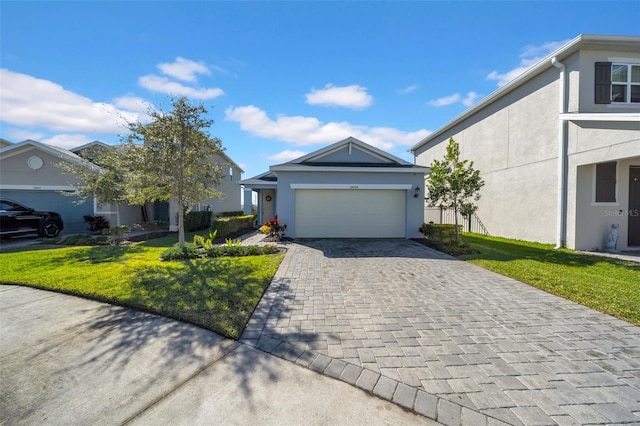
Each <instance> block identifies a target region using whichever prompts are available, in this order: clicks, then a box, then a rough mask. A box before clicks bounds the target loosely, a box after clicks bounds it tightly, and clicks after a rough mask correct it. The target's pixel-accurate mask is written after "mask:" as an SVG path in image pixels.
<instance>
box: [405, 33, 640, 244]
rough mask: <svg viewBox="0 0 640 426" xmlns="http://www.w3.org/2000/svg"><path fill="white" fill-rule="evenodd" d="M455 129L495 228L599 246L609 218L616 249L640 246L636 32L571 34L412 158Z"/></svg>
mask: <svg viewBox="0 0 640 426" xmlns="http://www.w3.org/2000/svg"><path fill="white" fill-rule="evenodd" d="M451 136H453V138H454V139H455V140H456V141H457V142H458V143H459V144H460V151H461V157H462V158H463V159H467V160H472V161H474V166H475V168H476V169H478V170H480V172H481V176H482V177H483V178H484V180H485V183H486V185H485V186H484V187H483V188H482V190H481V194H482V198H481V200H480V202H479V208H478V211H477V216H478V218H479V219H480V220H481V222H482V223H483V224H484V225H485V226H486V228H487V230H488V231H489V233H490V234H491V235H498V236H504V237H510V238H517V239H522V240H529V241H538V242H543V243H555V244H556V245H557V246H563V245H566V246H568V247H569V248H572V249H580V250H595V249H597V250H602V249H604V248H605V247H604V241H605V239H607V238H608V236H609V235H610V234H611V230H612V225H614V227H615V226H617V234H618V239H617V249H618V250H634V249H635V250H637V249H640V37H637V36H610V35H580V36H578V37H576V38H575V39H573V40H571V41H569V42H568V43H566V44H565V45H564V46H562V47H560V48H559V49H558V50H556V51H555V52H553V53H552V54H550V55H549V56H547V57H546V58H544V59H543V60H541V61H540V62H538V63H537V64H535V65H534V66H532V67H531V68H529V69H528V70H527V71H525V72H524V73H523V74H522V75H520V76H519V77H517V78H515V79H514V80H512V81H511V82H510V83H507V84H506V85H504V86H502V87H500V88H499V89H498V90H496V91H495V92H493V93H491V94H490V95H488V96H487V97H485V98H484V99H482V100H481V101H480V102H478V103H477V104H476V105H474V106H472V107H471V108H469V109H468V110H466V111H465V112H463V113H462V114H461V115H459V116H458V117H455V118H454V119H453V120H451V121H450V122H448V123H446V124H445V125H444V126H442V127H441V128H440V129H438V130H436V131H434V132H433V133H431V134H430V135H429V136H427V137H426V138H424V139H423V140H422V141H420V142H419V143H417V144H416V145H415V146H413V147H412V148H411V149H410V151H411V152H413V154H414V156H415V163H416V164H421V165H424V166H428V165H430V164H431V163H432V161H433V160H434V159H440V158H442V157H443V156H444V153H445V147H446V145H447V141H448V139H449V137H451ZM440 217H441V215H440V212H439V211H431V210H427V211H426V213H425V221H430V220H433V221H435V222H438V221H439V218H440Z"/></svg>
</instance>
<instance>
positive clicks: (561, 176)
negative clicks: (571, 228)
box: [551, 56, 567, 249]
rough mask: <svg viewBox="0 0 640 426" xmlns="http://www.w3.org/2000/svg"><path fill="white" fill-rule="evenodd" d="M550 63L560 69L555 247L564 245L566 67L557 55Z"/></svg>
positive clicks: (565, 239)
mask: <svg viewBox="0 0 640 426" xmlns="http://www.w3.org/2000/svg"><path fill="white" fill-rule="evenodd" d="M551 65H553V66H554V67H556V68H558V69H559V70H560V76H559V80H560V94H559V98H560V101H559V110H560V111H559V114H558V215H557V223H556V227H557V237H556V246H555V247H554V248H555V249H559V248H562V247H564V246H565V245H566V241H567V238H566V216H567V212H566V203H565V200H566V199H567V180H566V179H565V176H566V175H567V161H566V157H567V121H566V120H563V119H562V116H563V114H566V113H567V102H566V99H567V76H566V67H565V66H564V64H563V63H562V62H560V61H558V59H557V56H554V57H553V58H551Z"/></svg>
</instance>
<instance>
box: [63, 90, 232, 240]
mask: <svg viewBox="0 0 640 426" xmlns="http://www.w3.org/2000/svg"><path fill="white" fill-rule="evenodd" d="M171 105H172V107H173V108H172V110H171V111H168V112H165V111H163V110H161V109H151V110H150V111H149V116H150V117H151V121H150V122H149V123H141V122H139V121H138V122H135V123H128V125H127V127H128V129H129V131H130V133H129V135H127V136H125V137H124V138H123V139H124V140H123V141H124V144H123V145H120V146H118V147H114V148H107V149H101V150H100V151H98V152H96V153H95V154H94V156H93V159H92V162H87V163H86V164H74V165H66V164H65V165H63V164H60V167H62V168H63V169H65V170H66V171H68V172H69V173H72V174H74V175H75V176H76V177H77V179H78V181H79V183H78V184H77V185H76V186H75V189H76V191H75V192H74V194H73V195H78V196H81V197H83V198H85V199H89V198H92V197H94V196H96V197H97V198H98V200H99V201H101V202H107V203H121V202H127V203H129V204H134V205H144V204H146V203H149V202H154V201H170V200H174V201H176V202H177V203H178V206H179V207H178V241H179V245H180V247H184V244H185V237H184V234H185V232H184V215H185V213H186V212H188V211H189V210H190V209H191V208H192V207H193V206H194V205H195V204H196V203H202V202H204V201H205V200H207V199H209V198H212V197H222V196H224V194H223V193H221V192H219V191H217V190H216V189H215V188H216V186H218V185H220V182H221V180H222V178H223V177H224V172H223V166H226V165H223V164H216V163H214V162H212V156H213V155H215V154H219V153H221V152H222V151H223V150H224V148H223V147H222V142H221V141H220V139H218V138H215V137H211V136H210V135H209V133H208V130H207V129H208V128H209V127H210V126H211V124H213V120H210V119H206V118H204V117H203V116H204V115H205V114H206V113H207V110H206V109H205V108H204V106H202V105H192V104H191V103H190V102H189V100H188V99H187V98H184V97H181V98H177V99H175V98H172V99H171Z"/></svg>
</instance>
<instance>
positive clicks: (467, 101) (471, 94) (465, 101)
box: [462, 92, 478, 106]
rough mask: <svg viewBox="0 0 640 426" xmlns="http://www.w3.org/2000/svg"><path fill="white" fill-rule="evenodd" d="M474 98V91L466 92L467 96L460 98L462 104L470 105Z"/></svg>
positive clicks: (476, 96) (475, 94)
mask: <svg viewBox="0 0 640 426" xmlns="http://www.w3.org/2000/svg"><path fill="white" fill-rule="evenodd" d="M476 99H478V94H477V93H476V92H469V93H467V97H466V98H464V99H463V100H462V105H464V106H471V105H473V104H474V103H475V101H476Z"/></svg>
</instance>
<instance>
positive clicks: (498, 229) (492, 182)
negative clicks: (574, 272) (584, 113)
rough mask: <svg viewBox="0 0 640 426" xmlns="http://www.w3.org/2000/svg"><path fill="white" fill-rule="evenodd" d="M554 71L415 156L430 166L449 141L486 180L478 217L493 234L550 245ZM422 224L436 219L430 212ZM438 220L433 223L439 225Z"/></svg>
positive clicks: (553, 201)
mask: <svg viewBox="0 0 640 426" xmlns="http://www.w3.org/2000/svg"><path fill="white" fill-rule="evenodd" d="M558 93H559V88H558V71H557V69H555V68H553V69H550V70H548V71H546V72H545V73H543V74H542V75H540V76H539V77H537V78H535V79H534V80H533V81H531V82H530V84H527V85H525V87H521V88H519V89H517V90H515V91H513V92H512V93H510V94H508V95H506V96H504V97H503V98H501V99H499V100H497V101H496V102H494V103H493V104H491V105H489V106H487V107H486V108H484V109H483V110H481V111H479V112H478V113H477V114H475V115H473V116H471V117H470V118H469V119H467V120H465V121H464V122H462V123H461V124H459V125H458V126H455V127H454V128H453V129H452V130H451V131H450V132H448V133H445V134H443V135H442V136H441V137H440V138H438V139H437V140H436V141H433V142H431V143H429V144H428V145H426V146H424V147H422V148H421V149H419V150H418V151H417V152H416V163H417V164H420V165H423V166H429V165H430V164H431V162H432V161H433V159H441V158H442V157H443V156H444V154H445V149H446V145H447V142H448V139H449V136H453V137H454V139H455V140H456V141H457V142H458V143H460V147H461V157H462V159H468V160H472V161H474V167H475V168H476V169H478V170H480V173H481V176H482V177H483V179H484V180H485V186H484V187H483V189H482V190H481V194H482V198H481V199H480V202H479V203H478V205H479V207H478V211H477V215H478V217H479V218H480V220H481V221H482V222H483V223H484V225H485V226H486V227H487V229H488V231H489V233H490V234H492V235H500V236H505V237H511V238H519V239H526V240H530V241H540V242H546V243H552V242H554V241H555V235H556V226H555V224H556V212H557V206H556V199H557V193H556V192H555V190H554V188H555V187H556V182H557V167H558V166H557V156H558V145H557V142H556V141H557V135H558V121H557V116H558V103H559V99H558ZM428 214H429V217H428V218H427V217H426V216H425V220H427V219H428V220H434V218H433V216H434V215H433V213H429V212H428ZM437 220H438V219H436V220H434V221H437Z"/></svg>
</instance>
